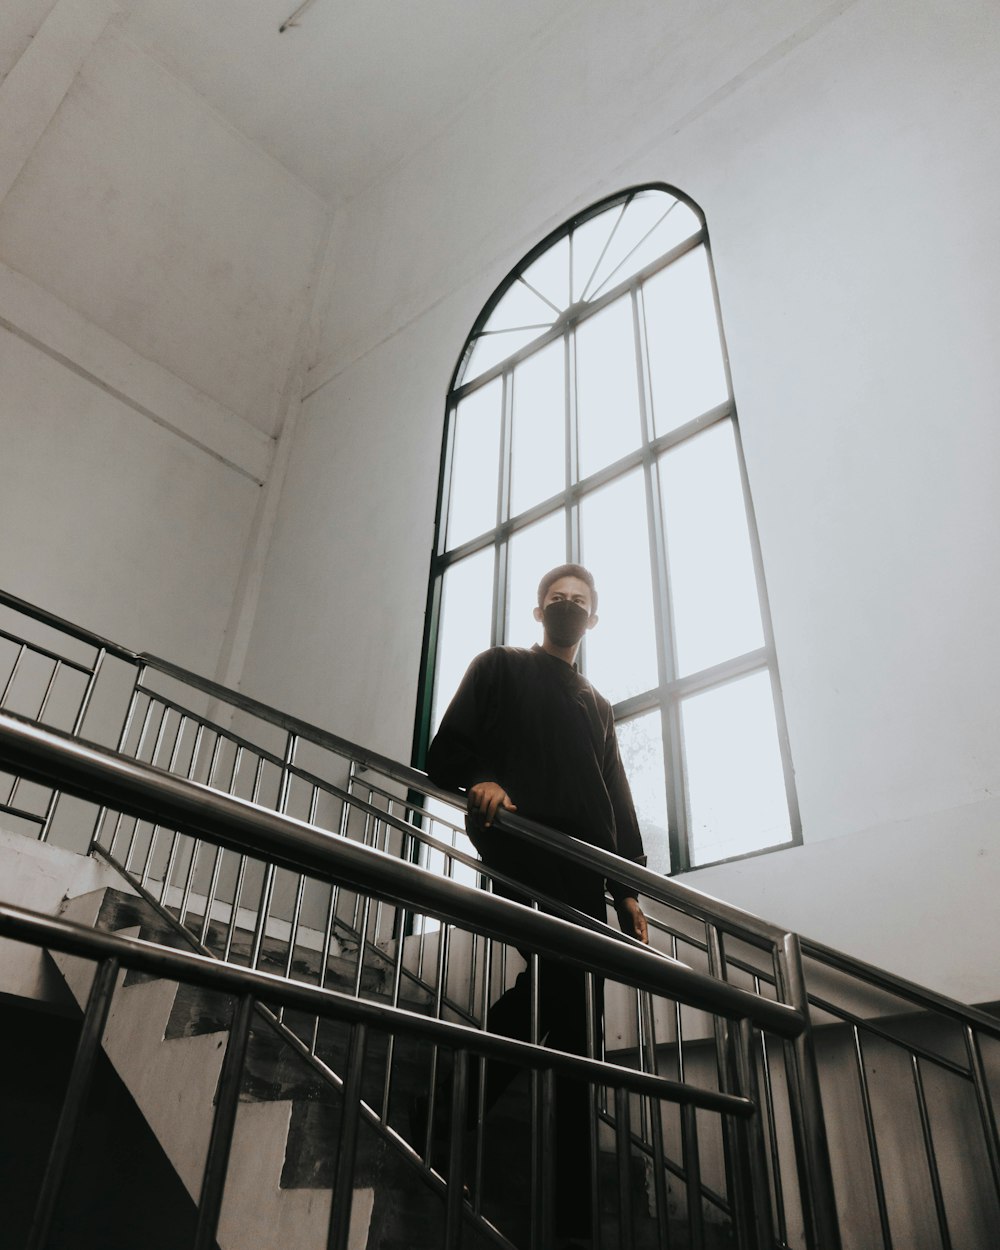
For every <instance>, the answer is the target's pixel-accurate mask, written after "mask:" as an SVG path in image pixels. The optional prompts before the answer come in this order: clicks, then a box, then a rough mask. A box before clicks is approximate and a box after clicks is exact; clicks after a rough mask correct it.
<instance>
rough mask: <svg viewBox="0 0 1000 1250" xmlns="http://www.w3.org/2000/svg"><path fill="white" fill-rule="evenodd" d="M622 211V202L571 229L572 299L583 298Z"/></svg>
mask: <svg viewBox="0 0 1000 1250" xmlns="http://www.w3.org/2000/svg"><path fill="white" fill-rule="evenodd" d="M623 212H624V206H623V205H622V204H615V205H614V206H613V207H612V208H609V209H607V210H606V211H605V212H603V213H600V214H599V215H598V216H597V217H591V219H590V220H589V221H585V222H584V223H583V225H582V226H579V227H578V228H577V229H576V230H574V231H573V300H574V301H576V300H579V299H583V292H584V289H585V288H586V286H587V284H588V283H589V282H590V279H591V277H592V276H593V273H594V270H595V268H596V267H597V263H598V261H599V260H600V259H601V253H602V252H603V251H604V248H605V246H606V244H607V242H608V239H609V237H610V235H611V231H612V230H614V228H615V223H616V222H617V221H618V220H619V219H620V218H621V215H622V213H623Z"/></svg>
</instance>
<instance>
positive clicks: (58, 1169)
mask: <svg viewBox="0 0 1000 1250" xmlns="http://www.w3.org/2000/svg"><path fill="white" fill-rule="evenodd" d="M118 968H119V964H118V960H117V959H105V960H103V961H102V962H101V963H100V964H99V965H98V968H97V971H96V973H95V975H94V980H93V983H92V985H91V987H90V996H89V998H88V999H87V1010H86V1012H85V1014H84V1017H83V1025H82V1027H81V1029H80V1040H79V1042H78V1043H77V1048H76V1057H75V1058H74V1060H73V1070H72V1072H71V1073H70V1078H69V1085H68V1087H67V1089H66V1096H65V1098H64V1099H63V1105H62V1111H61V1112H60V1113H59V1123H58V1124H57V1125H56V1132H55V1137H54V1138H53V1140H52V1149H51V1150H50V1152H49V1161H48V1164H47V1166H46V1168H45V1176H44V1178H43V1180H42V1187H41V1191H40V1193H39V1195H38V1202H37V1203H36V1205H35V1217H34V1220H33V1221H32V1224H31V1231H30V1233H29V1234H28V1242H27V1246H26V1250H43V1247H44V1246H45V1245H46V1244H47V1242H48V1237H49V1230H50V1228H51V1226H52V1217H53V1215H54V1214H55V1208H56V1203H57V1201H58V1199H59V1192H60V1190H61V1188H62V1182H63V1177H64V1176H65V1174H66V1164H67V1163H68V1161H69V1155H70V1151H71V1150H72V1148H73V1139H74V1137H75V1136H76V1129H77V1125H78V1123H79V1121H80V1115H81V1114H82V1112H83V1108H84V1103H85V1100H86V1097H87V1092H88V1090H89V1088H90V1082H91V1078H92V1077H93V1073H94V1065H95V1064H96V1062H97V1056H98V1054H99V1053H100V1050H101V1038H102V1037H103V1036H104V1026H105V1024H107V1020H108V1012H109V1011H110V1010H111V999H112V997H113V995H114V992H115V982H116V981H117V979H118Z"/></svg>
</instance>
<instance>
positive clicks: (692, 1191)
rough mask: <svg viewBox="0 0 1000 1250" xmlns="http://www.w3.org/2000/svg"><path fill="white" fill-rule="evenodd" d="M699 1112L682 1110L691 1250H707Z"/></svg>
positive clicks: (685, 1107)
mask: <svg viewBox="0 0 1000 1250" xmlns="http://www.w3.org/2000/svg"><path fill="white" fill-rule="evenodd" d="M697 1114H698V1113H697V1110H696V1109H695V1108H694V1107H692V1106H691V1105H690V1104H688V1103H685V1105H684V1106H683V1107H682V1108H681V1151H682V1153H683V1156H684V1178H685V1181H686V1185H687V1208H688V1232H689V1234H690V1241H691V1250H705V1214H704V1212H703V1211H702V1209H701V1154H700V1151H699V1148H698V1120H697Z"/></svg>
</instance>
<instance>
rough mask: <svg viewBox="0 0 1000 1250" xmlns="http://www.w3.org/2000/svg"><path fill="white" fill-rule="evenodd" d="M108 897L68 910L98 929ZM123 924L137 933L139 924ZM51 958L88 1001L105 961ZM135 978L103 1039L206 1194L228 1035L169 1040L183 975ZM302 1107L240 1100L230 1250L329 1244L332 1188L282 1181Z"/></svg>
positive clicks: (356, 1230) (367, 1195) (161, 1137)
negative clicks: (293, 1123) (286, 1185)
mask: <svg viewBox="0 0 1000 1250" xmlns="http://www.w3.org/2000/svg"><path fill="white" fill-rule="evenodd" d="M104 895H105V890H103V889H101V890H96V891H93V892H91V893H90V894H85V895H80V896H78V897H77V898H74V899H69V900H66V901H65V903H64V904H63V907H62V909H61V915H62V916H63V917H64V918H65V919H67V920H71V921H74V922H75V923H78V924H83V925H87V926H89V927H91V928H94V927H96V925H97V921H98V917H99V915H100V911H101V905H102V903H103V900H104ZM117 932H118V933H119V934H120V935H122V936H133V935H135V934H137V933H138V928H131V929H121V930H118V931H117ZM50 957H51V958H52V960H53V961H54V963H55V965H56V967H57V968H58V969H59V971H60V973H61V975H62V976H63V978H64V980H65V982H66V985H67V987H68V988H69V990H70V992H71V993H72V995H73V997H74V999H75V1000H76V1001H77V1003H78V1004H79V1005H80V1007H81V1008H84V1007H85V1006H86V1002H87V996H88V995H89V992H90V987H91V984H92V982H93V978H94V972H95V965H94V964H93V962H91V961H89V960H86V959H81V958H78V957H76V956H68V955H63V954H58V953H54V952H50ZM126 976H127V973H126V972H125V971H124V970H123V971H122V972H121V973H120V974H119V977H118V981H117V984H116V987H115V995H114V998H113V1000H112V1006H111V1011H110V1013H109V1016H108V1022H107V1025H106V1027H105V1030H104V1038H103V1047H104V1050H105V1053H106V1054H107V1056H108V1059H109V1060H110V1061H111V1063H112V1065H113V1067H114V1068H115V1070H116V1072H117V1073H118V1075H119V1076H120V1077H121V1079H122V1080H123V1082H124V1083H125V1085H126V1087H127V1088H128V1090H129V1092H130V1094H131V1095H132V1097H133V1098H134V1099H135V1102H136V1105H137V1106H138V1107H139V1109H140V1111H141V1112H142V1114H143V1116H144V1117H145V1119H146V1121H147V1123H148V1124H149V1126H150V1128H151V1130H152V1131H153V1133H154V1134H155V1135H156V1137H157V1140H158V1141H159V1142H160V1145H161V1146H162V1148H163V1150H164V1153H165V1154H166V1156H167V1158H168V1159H169V1160H170V1163H171V1165H172V1166H173V1167H174V1169H175V1171H176V1172H177V1175H178V1177H179V1178H180V1180H181V1182H182V1183H183V1185H184V1187H185V1188H186V1189H187V1191H188V1193H189V1194H190V1195H191V1197H192V1199H193V1200H194V1201H196V1202H197V1200H198V1196H199V1194H200V1192H201V1182H202V1172H203V1168H204V1160H205V1154H206V1151H207V1148H208V1141H209V1137H210V1135H211V1128H212V1114H213V1109H214V1101H215V1093H216V1089H217V1086H218V1081H219V1074H220V1072H221V1068H222V1060H223V1057H224V1055H225V1049H226V1040H227V1038H228V1033H227V1032H214V1033H203V1034H196V1035H194V1036H190V1037H177V1038H165V1037H164V1034H165V1031H166V1027H167V1021H168V1019H169V1017H170V1011H171V1008H172V1006H173V1001H174V995H175V992H176V983H174V982H170V981H165V980H162V979H161V978H155V979H152V980H144V981H140V982H138V983H136V984H131V985H127V986H126V985H125V984H124V982H125V978H126ZM293 1105H294V1104H293V1102H292V1101H291V1100H289V1099H279V1100H276V1101H273V1102H268V1101H265V1102H251V1101H241V1102H240V1106H239V1111H238V1114H237V1117H236V1125H235V1128H234V1132H233V1140H232V1148H231V1154H230V1161H229V1170H228V1174H227V1181H226V1191H225V1195H224V1198H223V1204H222V1212H221V1215H220V1220H219V1231H218V1238H217V1240H218V1245H219V1247H220V1250H273V1247H274V1246H275V1245H276V1244H290V1245H295V1246H297V1247H302V1248H303V1250H308V1247H310V1246H316V1247H319V1246H324V1245H325V1244H326V1235H327V1230H328V1226H329V1220H330V1202H331V1194H330V1191H329V1189H325V1188H323V1189H298V1188H296V1189H282V1188H281V1187H280V1183H279V1182H280V1177H281V1170H282V1165H283V1162H284V1157H285V1145H286V1140H287V1134H288V1126H289V1123H290V1120H291V1114H292V1107H293ZM372 1204H373V1194H372V1191H371V1190H369V1189H359V1190H357V1191H356V1192H355V1194H354V1196H353V1199H352V1214H351V1232H350V1238H349V1243H348V1245H349V1250H366V1247H367V1243H368V1224H369V1220H370V1216H371V1210H372Z"/></svg>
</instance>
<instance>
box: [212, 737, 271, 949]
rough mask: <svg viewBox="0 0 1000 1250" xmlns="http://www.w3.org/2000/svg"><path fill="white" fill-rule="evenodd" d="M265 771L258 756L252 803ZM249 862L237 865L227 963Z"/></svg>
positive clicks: (227, 934)
mask: <svg viewBox="0 0 1000 1250" xmlns="http://www.w3.org/2000/svg"><path fill="white" fill-rule="evenodd" d="M237 755H238V757H239V758H241V759H242V750H241V749H239V748H237ZM263 770H264V757H263V756H262V755H258V756H257V766H256V768H255V769H254V776H253V789H252V792H251V798H250V801H251V802H252V803H256V802H257V796H258V795H259V794H260V784H261V776H262V774H263ZM235 785H236V774H235V773H234V774H233V787H234V788H235ZM247 862H248V860H247V856H246V855H242V854H241V855H240V858H239V860H238V861H237V865H236V884H235V885H234V886H233V909H232V912H231V914H230V916H229V928H228V930H227V931H226V945H225V951H224V953H223V956H222V958H223V959H224V960H225V961H226V962H227V963H229V962H230V956H231V955H232V951H233V939H234V938H235V936H236V922H237V917H238V915H239V910H240V896H241V895H242V893H243V883H244V882H245V881H246V875H247ZM252 966H253V965H252V964H251V967H252Z"/></svg>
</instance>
